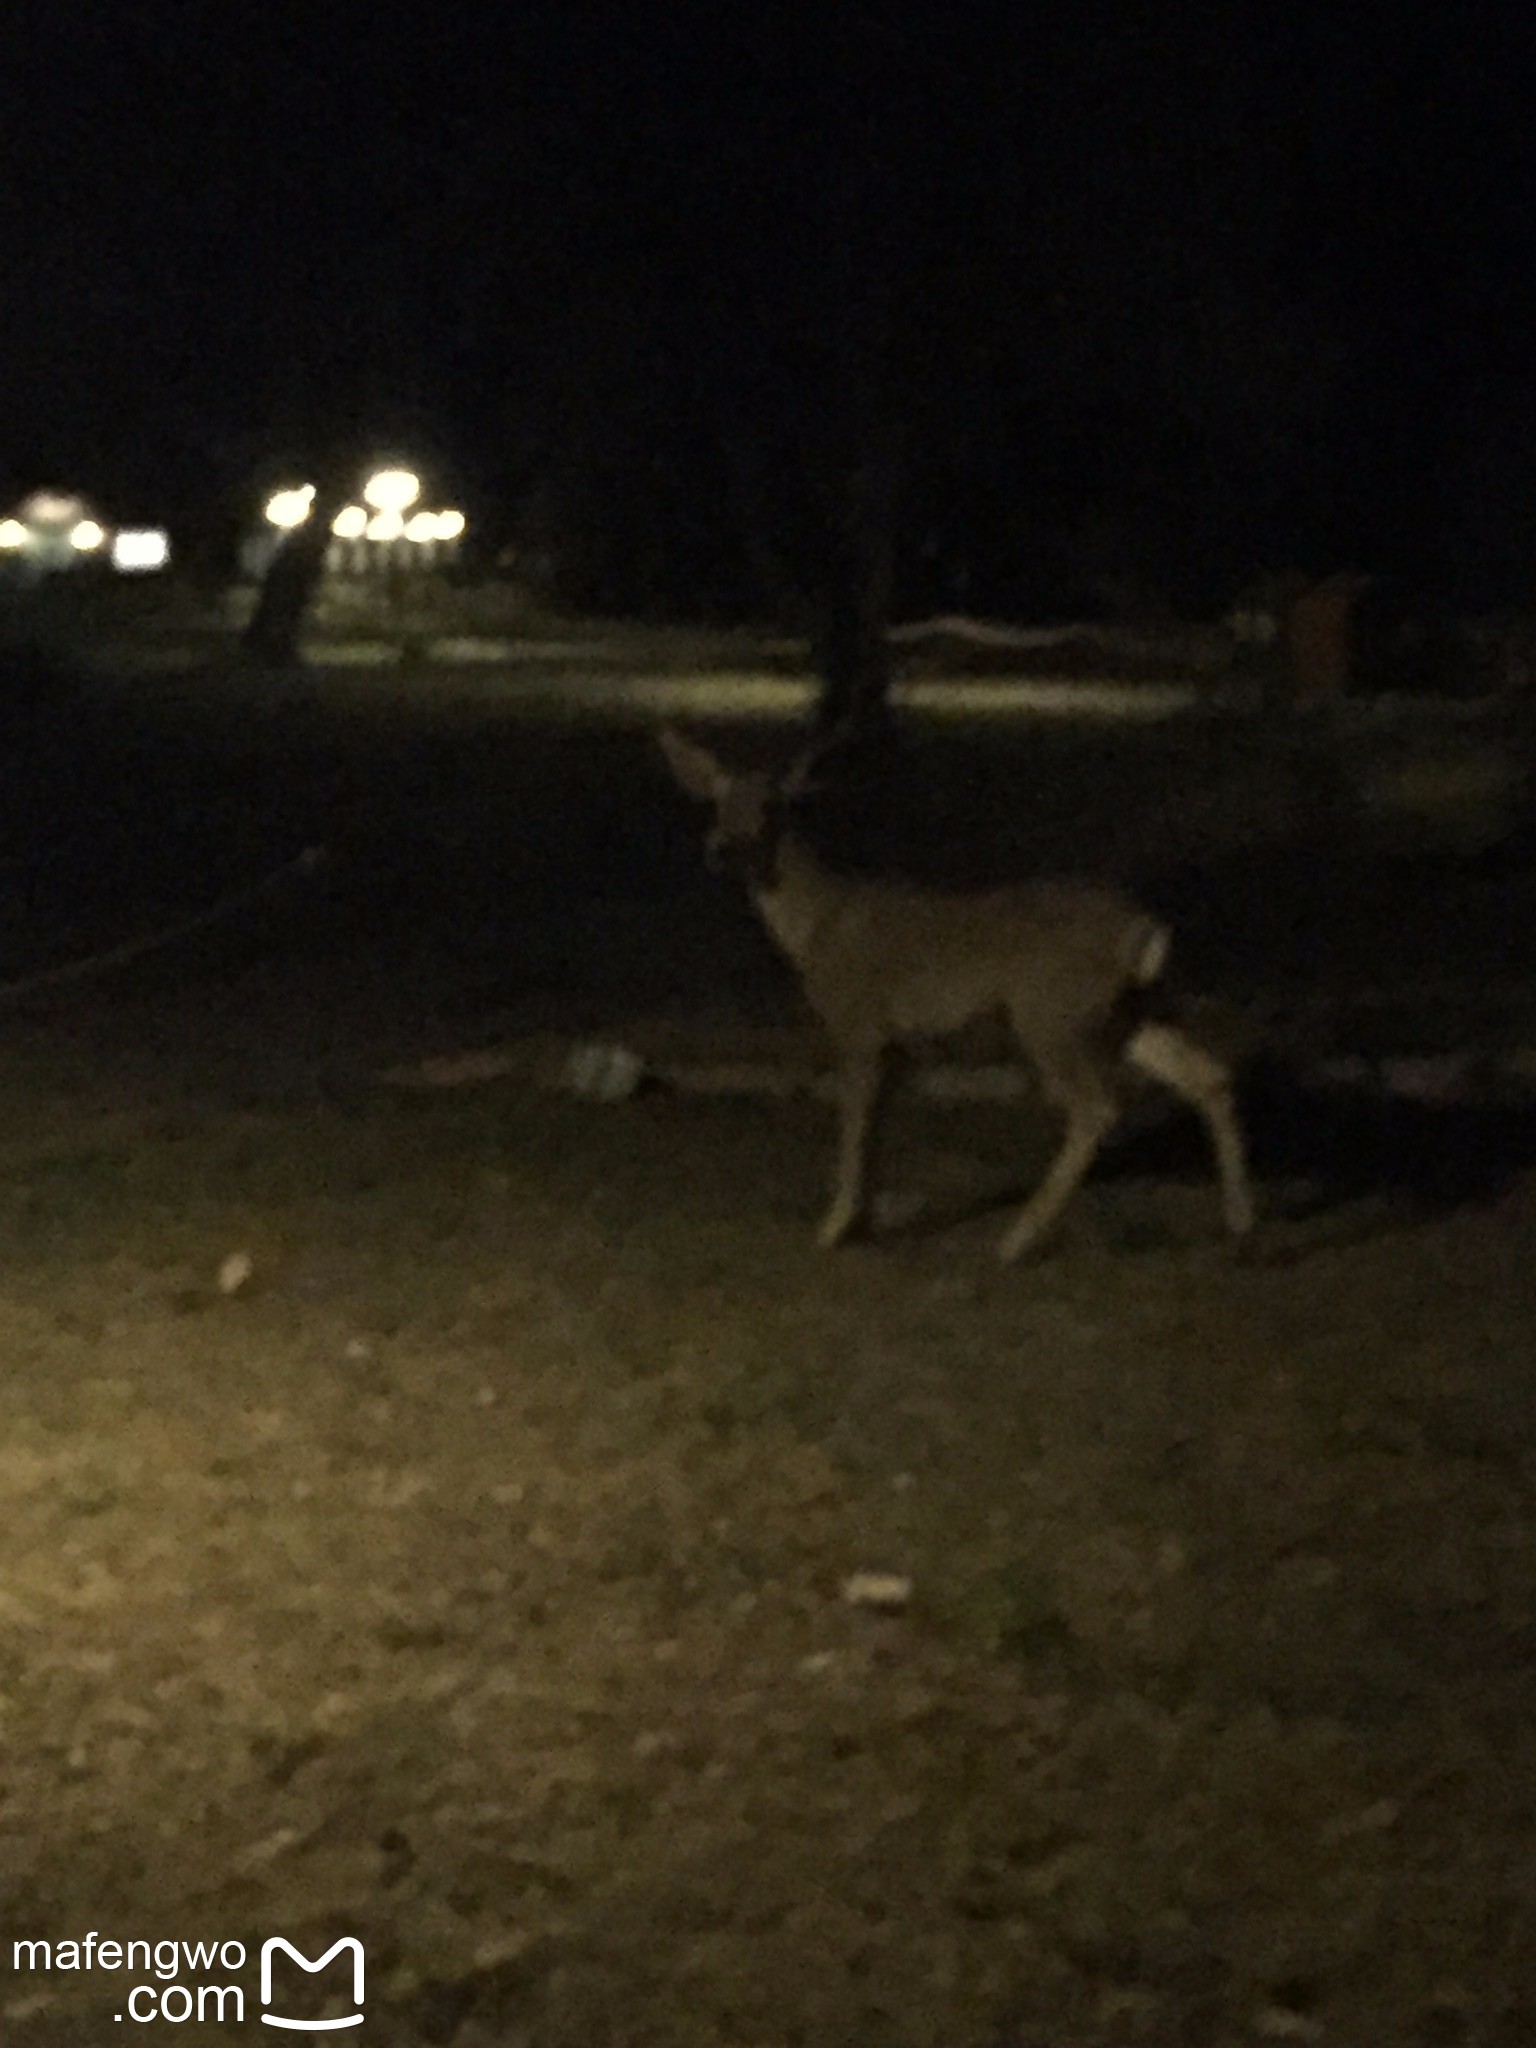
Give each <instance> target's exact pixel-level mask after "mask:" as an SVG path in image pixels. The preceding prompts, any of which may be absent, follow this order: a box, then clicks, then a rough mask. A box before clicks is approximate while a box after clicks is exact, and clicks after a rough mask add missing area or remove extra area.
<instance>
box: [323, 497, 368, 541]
mask: <svg viewBox="0 0 1536 2048" xmlns="http://www.w3.org/2000/svg"><path fill="white" fill-rule="evenodd" d="M367 530H368V514H367V513H366V512H365V511H364V510H363V508H362V506H361V505H343V506H342V508H341V510H340V511H339V512H338V513H337V514H336V517H335V518H334V519H333V520H332V521H331V531H332V533H334V534H335V536H336V538H337V539H338V540H361V539H362V537H363V535H364V534H365V533H366V532H367Z"/></svg>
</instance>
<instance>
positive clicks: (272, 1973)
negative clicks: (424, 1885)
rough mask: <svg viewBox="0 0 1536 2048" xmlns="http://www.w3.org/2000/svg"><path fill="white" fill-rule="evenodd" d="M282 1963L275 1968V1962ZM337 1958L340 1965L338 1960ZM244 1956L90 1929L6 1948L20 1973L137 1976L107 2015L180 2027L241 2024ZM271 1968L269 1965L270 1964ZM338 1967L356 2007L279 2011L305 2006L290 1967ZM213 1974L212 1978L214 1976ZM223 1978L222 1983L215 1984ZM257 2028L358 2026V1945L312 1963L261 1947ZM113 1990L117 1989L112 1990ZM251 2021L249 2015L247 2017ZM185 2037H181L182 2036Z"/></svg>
mask: <svg viewBox="0 0 1536 2048" xmlns="http://www.w3.org/2000/svg"><path fill="white" fill-rule="evenodd" d="M279 1957H282V1958H285V1959H286V1960H285V1961H284V1962H282V1963H281V1964H278V1958H279ZM338 1959H339V1962H338ZM247 1960H248V1952H247V1950H246V1947H245V1944H244V1942H241V1941H225V1942H216V1941H110V1940H105V1941H104V1940H103V1939H102V1937H101V1936H100V1935H99V1934H97V1933H96V1932H95V1931H94V1930H92V1932H91V1933H89V1934H87V1935H86V1936H85V1937H84V1938H83V1939H82V1940H79V1941H38V1940H33V1941H17V1942H15V1943H13V1944H12V1950H11V1964H12V1967H13V1968H14V1969H16V1970H18V1971H21V1970H25V1971H28V1972H31V1973H35V1974H39V1975H41V1974H44V1973H46V1974H47V1975H48V1976H50V1977H60V1976H66V1975H67V1976H68V1977H70V1978H72V1979H74V1980H75V1982H76V1986H77V1988H78V1980H79V1977H80V1976H82V1975H85V1974H87V1973H88V1974H89V1975H90V1976H92V1977H94V1975H95V1974H96V1972H97V1971H98V1970H104V1971H108V1972H110V1973H112V1974H113V1975H114V1976H115V1975H116V1973H117V1972H118V1971H124V1972H126V1973H127V1974H128V1975H129V1976H130V1978H131V1976H132V1973H133V1972H135V1971H139V1972H141V1973H142V1974H141V1976H140V1978H139V1981H138V1982H136V1983H134V1982H130V1983H129V1984H128V1986H127V1988H126V1989H125V1990H123V1991H121V1992H119V1994H118V2001H117V2003H118V2009H117V2010H116V2011H115V2012H114V2013H113V2018H114V2019H116V2020H119V2021H122V2020H129V2021H132V2022H134V2023H135V2024H136V2025H138V2026H141V2027H147V2026H153V2025H154V2024H155V2023H156V2022H157V2021H163V2022H165V2023H166V2024H167V2025H169V2026H173V2027H181V2026H185V2025H186V2023H187V2022H188V2021H189V2020H197V2021H215V2022H218V2023H220V2024H223V2023H225V2022H228V2021H234V2022H236V2023H243V2022H244V2020H245V2018H246V1994H245V1987H244V1986H243V1985H242V1984H240V1983H239V1982H237V1981H234V1980H236V1979H237V1978H238V1977H239V1975H240V1973H241V1972H242V1971H243V1970H244V1969H245V1968H246V1966H247ZM275 1964H277V1967H276V1968H274V1965H275ZM332 1964H338V1971H337V1978H338V2002H339V1986H340V1983H341V1982H342V1981H348V1982H349V1985H350V1997H349V1998H348V1999H347V2000H346V2002H347V2003H348V2004H349V2005H350V2006H352V2007H353V2008H354V2010H352V2011H350V2012H345V2013H342V2014H341V2015H340V2016H339V2017H337V2018H335V2019H329V2020H301V2019H294V2018H291V2017H289V2015H288V2013H287V2012H285V2011H284V2010H283V2008H284V2007H285V2006H287V2005H289V2004H304V2003H307V2002H308V2001H307V2000H304V1999H301V1998H300V1997H298V1995H297V1994H298V1992H299V1988H300V1987H299V1984H298V1981H297V1980H296V1979H295V1978H294V1977H293V1975H292V1970H291V1969H290V1967H289V1966H290V1965H293V1966H296V1967H297V1968H298V1969H299V1970H301V1971H303V1973H304V1974H305V1975H306V1976H309V1977H317V1976H319V1974H320V1972H321V1971H322V1970H326V1969H329V1968H330V1967H331V1965H332ZM215 1973H218V1974H217V1975H216V1974H215ZM221 1979H222V1981H220V1980H221ZM260 1986H261V2013H260V2019H261V2024H262V2025H263V2026H264V2027H278V2028H281V2029H282V2030H283V2031H285V2032H287V2033H293V2034H334V2033H337V2032H339V2031H340V2030H341V2029H343V2028H348V2027H360V2026H361V2025H362V2024H363V2013H362V2004H363V1944H362V1943H361V1942H360V1941H359V1940H358V1938H357V1936H356V1935H355V1934H345V1935H343V1936H342V1937H341V1939H340V1940H339V1941H333V1942H332V1943H331V1945H330V1947H329V1948H328V1949H327V1950H326V1951H325V1953H324V1955H320V1956H316V1957H314V1958H313V1960H311V1958H310V1957H309V1956H307V1955H305V1953H304V1951H303V1950H302V1949H300V1948H296V1947H295V1946H294V1944H293V1943H292V1942H291V1941H288V1940H287V1939H285V1937H284V1936H282V1935H280V1934H275V1935H273V1936H272V1937H271V1939H270V1940H268V1941H264V1942H263V1943H262V1945H261V1976H260ZM113 1988H114V1989H115V1988H116V1987H115V1986H114V1987H113ZM53 2000H54V1993H53V1992H52V1991H50V1992H47V1993H45V1994H43V1996H42V1998H41V1999H40V2000H36V2001H34V2000H25V1999H24V2000H21V2001H19V2002H8V2001H6V2000H4V1999H3V1998H0V2006H3V2007H4V2009H5V2011H6V2012H7V2013H8V2014H11V2015H13V2016H14V2015H16V2014H18V2013H20V2012H21V2011H22V2010H23V2009H25V2008H27V2007H31V2009H33V2010H41V2009H42V2007H43V2006H44V2005H47V2004H51V2003H52V2002H53ZM253 2017H255V2015H253ZM182 2038H183V2039H185V2038H186V2037H185V2036H183V2037H182Z"/></svg>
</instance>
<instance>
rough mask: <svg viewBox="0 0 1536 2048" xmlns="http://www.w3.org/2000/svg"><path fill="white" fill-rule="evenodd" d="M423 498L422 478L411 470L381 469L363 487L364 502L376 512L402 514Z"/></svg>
mask: <svg viewBox="0 0 1536 2048" xmlns="http://www.w3.org/2000/svg"><path fill="white" fill-rule="evenodd" d="M420 496H421V478H420V477H419V476H417V475H415V473H414V472H413V471H411V470H409V469H381V470H379V471H377V472H376V473H375V474H374V475H373V476H371V477H369V479H368V481H367V483H365V484H364V485H363V498H364V501H365V502H366V503H367V504H369V505H371V506H372V507H373V509H374V511H375V512H386V513H387V512H396V513H402V512H404V511H405V509H406V507H407V506H409V505H414V504H415V502H416V500H417V499H418V498H419V497H420Z"/></svg>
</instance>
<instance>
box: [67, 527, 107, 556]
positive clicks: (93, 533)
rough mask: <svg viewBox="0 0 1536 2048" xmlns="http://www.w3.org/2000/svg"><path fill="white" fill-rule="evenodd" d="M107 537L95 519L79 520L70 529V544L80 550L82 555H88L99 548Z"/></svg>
mask: <svg viewBox="0 0 1536 2048" xmlns="http://www.w3.org/2000/svg"><path fill="white" fill-rule="evenodd" d="M106 537H107V536H106V532H105V530H104V529H103V528H102V527H100V526H98V525H97V524H96V521H95V520H94V519H77V520H76V521H75V524H74V525H73V526H72V527H71V528H70V529H69V544H70V546H71V547H72V548H78V549H79V551H80V553H81V554H82V555H88V554H89V553H90V552H91V549H92V548H99V547H100V546H101V544H102V542H103V541H104V540H105V539H106Z"/></svg>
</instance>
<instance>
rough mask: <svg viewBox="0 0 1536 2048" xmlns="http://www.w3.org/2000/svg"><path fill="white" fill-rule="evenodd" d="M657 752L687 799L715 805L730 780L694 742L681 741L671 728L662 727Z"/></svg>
mask: <svg viewBox="0 0 1536 2048" xmlns="http://www.w3.org/2000/svg"><path fill="white" fill-rule="evenodd" d="M661 751H662V752H663V753H664V754H665V755H666V757H667V766H668V767H669V768H670V769H671V770H672V773H673V774H674V775H675V776H676V777H677V780H678V782H679V783H680V784H681V785H682V787H683V788H684V789H685V790H686V791H687V793H688V795H689V796H691V797H695V798H697V800H698V801H699V802H700V803H702V804H712V803H718V802H719V800H720V798H721V797H722V796H723V795H724V794H725V791H726V788H727V787H728V785H729V783H730V777H729V776H728V775H727V774H726V772H725V770H724V769H723V768H722V767H721V765H720V763H719V762H718V761H717V760H716V759H715V757H714V755H713V754H712V753H711V752H710V751H709V749H708V748H707V747H701V746H700V745H699V743H698V741H697V740H690V739H685V738H684V737H683V735H682V734H681V733H680V732H678V731H677V730H676V728H675V727H673V726H670V725H668V726H663V727H662V731H661Z"/></svg>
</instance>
